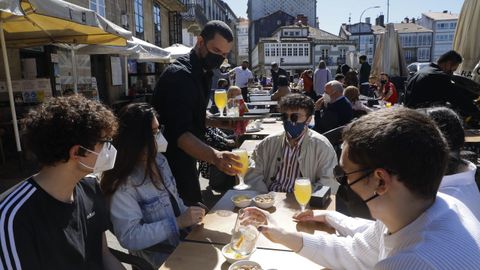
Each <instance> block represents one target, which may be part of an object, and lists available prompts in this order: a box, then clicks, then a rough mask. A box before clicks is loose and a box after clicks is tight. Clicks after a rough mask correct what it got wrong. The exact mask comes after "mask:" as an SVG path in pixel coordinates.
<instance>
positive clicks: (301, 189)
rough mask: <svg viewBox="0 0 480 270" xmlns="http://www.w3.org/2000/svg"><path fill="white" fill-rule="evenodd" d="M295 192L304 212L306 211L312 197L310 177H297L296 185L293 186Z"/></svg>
mask: <svg viewBox="0 0 480 270" xmlns="http://www.w3.org/2000/svg"><path fill="white" fill-rule="evenodd" d="M293 193H294V194H295V199H297V202H298V203H299V204H300V207H301V209H302V212H303V211H305V206H307V204H308V201H310V197H311V196H312V183H311V182H310V179H308V178H297V179H296V180H295V186H294V187H293Z"/></svg>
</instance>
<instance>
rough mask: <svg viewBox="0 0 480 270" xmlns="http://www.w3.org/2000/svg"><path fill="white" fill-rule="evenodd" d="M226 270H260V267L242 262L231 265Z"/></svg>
mask: <svg viewBox="0 0 480 270" xmlns="http://www.w3.org/2000/svg"><path fill="white" fill-rule="evenodd" d="M228 270H262V267H261V266H260V264H258V263H256V262H254V261H248V260H244V261H238V262H235V263H233V264H232V265H230V267H229V268H228Z"/></svg>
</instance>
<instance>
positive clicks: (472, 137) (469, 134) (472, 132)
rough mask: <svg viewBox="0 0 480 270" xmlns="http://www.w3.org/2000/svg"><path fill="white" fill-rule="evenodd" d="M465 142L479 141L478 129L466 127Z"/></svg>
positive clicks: (479, 133) (479, 131)
mask: <svg viewBox="0 0 480 270" xmlns="http://www.w3.org/2000/svg"><path fill="white" fill-rule="evenodd" d="M465 142H466V143H479V142H480V130H478V129H466V130H465Z"/></svg>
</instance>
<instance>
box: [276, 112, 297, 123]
mask: <svg viewBox="0 0 480 270" xmlns="http://www.w3.org/2000/svg"><path fill="white" fill-rule="evenodd" d="M302 116H303V114H301V113H291V114H288V113H282V114H281V116H280V117H281V119H282V121H287V120H290V122H292V123H296V122H297V121H298V118H300V117H302Z"/></svg>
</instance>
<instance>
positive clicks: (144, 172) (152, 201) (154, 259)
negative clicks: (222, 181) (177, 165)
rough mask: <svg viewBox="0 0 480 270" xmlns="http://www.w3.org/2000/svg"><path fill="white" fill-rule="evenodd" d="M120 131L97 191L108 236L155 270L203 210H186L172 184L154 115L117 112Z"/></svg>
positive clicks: (146, 109)
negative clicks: (111, 164) (106, 210)
mask: <svg viewBox="0 0 480 270" xmlns="http://www.w3.org/2000/svg"><path fill="white" fill-rule="evenodd" d="M119 117H120V129H119V133H118V135H117V136H116V138H115V139H114V145H115V146H116V147H117V148H118V149H119V151H118V155H117V162H116V164H115V168H114V169H113V170H111V171H108V172H105V173H104V174H103V176H102V181H101V187H102V191H103V192H104V193H105V195H107V196H108V197H109V199H110V215H111V220H112V224H113V231H114V234H115V236H116V237H117V238H118V241H119V242H120V244H121V245H122V246H123V247H124V248H126V249H128V250H129V252H130V253H132V254H134V255H137V256H140V257H142V258H144V259H146V260H147V261H148V262H149V263H150V264H151V265H152V266H153V267H154V268H155V269H157V268H159V267H160V265H161V264H162V263H163V262H164V261H165V259H166V258H167V257H168V255H169V254H168V253H167V252H162V251H160V250H158V251H156V250H155V249H156V248H157V249H161V247H162V246H163V247H172V246H173V247H174V246H176V245H178V243H179V242H180V231H181V230H182V229H186V228H188V227H190V226H192V225H194V224H197V223H199V222H200V221H202V218H203V216H204V215H205V211H204V209H202V208H200V207H196V206H192V207H188V208H187V207H186V206H185V205H184V204H183V201H182V199H181V198H180V197H179V195H178V192H177V187H176V184H175V178H174V177H173V175H172V172H171V170H170V166H169V165H168V162H167V159H166V158H165V156H164V155H163V154H162V153H163V152H165V151H166V150H167V141H166V140H165V138H164V137H163V135H162V133H161V131H160V129H159V128H160V127H159V123H158V119H157V114H156V112H155V110H154V109H153V108H152V107H151V106H150V105H148V104H146V103H134V104H129V105H127V106H126V107H124V108H123V109H122V110H121V111H120V115H119Z"/></svg>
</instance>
